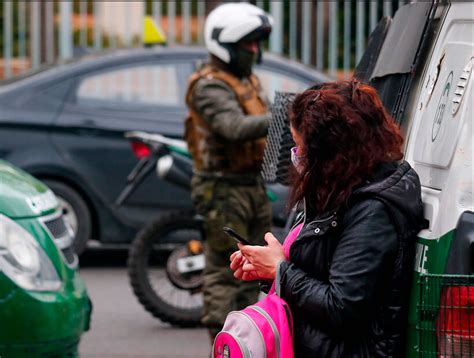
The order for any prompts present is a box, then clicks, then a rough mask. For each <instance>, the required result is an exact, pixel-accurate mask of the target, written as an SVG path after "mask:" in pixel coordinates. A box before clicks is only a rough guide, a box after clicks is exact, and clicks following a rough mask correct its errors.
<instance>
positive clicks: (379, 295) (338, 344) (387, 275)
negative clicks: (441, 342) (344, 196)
mask: <svg viewBox="0 0 474 358" xmlns="http://www.w3.org/2000/svg"><path fill="white" fill-rule="evenodd" d="M305 216H306V217H305V218H304V225H303V228H302V230H301V232H300V234H299V236H298V239H297V240H296V241H295V242H294V243H293V245H292V247H291V251H290V262H283V263H282V264H281V265H280V267H279V270H278V274H277V291H279V294H280V296H281V297H282V298H283V299H285V300H286V301H287V302H288V304H289V305H290V307H291V309H292V312H293V319H294V328H295V338H294V344H295V354H296V357H298V358H299V357H301V358H306V357H392V356H397V357H398V356H403V351H404V349H405V347H404V336H403V335H404V332H405V331H406V319H407V305H408V294H409V289H410V280H411V273H412V270H413V258H414V243H415V237H416V234H417V232H418V231H419V230H420V229H421V226H422V222H423V209H422V202H421V194H420V182H419V178H418V175H417V174H416V172H415V171H414V170H413V169H412V168H411V167H410V165H409V164H408V163H407V162H402V163H401V164H398V163H390V164H385V165H383V166H381V167H380V168H379V169H378V170H377V172H376V175H375V176H374V178H373V180H372V181H371V182H370V183H367V185H365V186H363V187H361V188H359V189H357V190H355V191H354V193H353V194H352V195H351V197H350V200H349V205H348V207H347V208H346V209H345V210H344V213H342V212H338V213H332V214H330V215H327V216H326V215H325V216H324V217H316V216H314V215H312V210H311V205H309V204H308V203H307V207H306V215H305ZM278 286H279V287H278Z"/></svg>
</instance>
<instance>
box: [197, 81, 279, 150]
mask: <svg viewBox="0 0 474 358" xmlns="http://www.w3.org/2000/svg"><path fill="white" fill-rule="evenodd" d="M191 102H192V106H193V108H194V110H195V111H196V112H197V113H198V114H199V115H201V117H202V118H203V119H204V120H205V121H206V122H207V123H208V124H209V125H210V126H211V129H212V131H213V132H214V133H217V134H218V135H220V136H221V137H223V138H225V139H227V140H229V141H244V140H252V139H257V138H261V137H264V136H265V135H266V134H267V130H268V124H269V121H270V113H269V112H267V113H265V114H263V115H258V116H250V115H245V113H244V112H243V111H242V108H241V106H240V104H239V102H238V101H237V98H236V95H235V93H234V91H232V89H231V88H230V87H229V86H227V85H226V84H225V83H224V82H222V81H219V80H216V79H206V78H203V79H200V80H199V81H198V82H197V83H196V85H195V87H194V89H193V94H192V100H191Z"/></svg>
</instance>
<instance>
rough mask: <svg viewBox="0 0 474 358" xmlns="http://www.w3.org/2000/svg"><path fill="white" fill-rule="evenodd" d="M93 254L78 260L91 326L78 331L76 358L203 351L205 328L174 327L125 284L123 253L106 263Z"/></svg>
mask: <svg viewBox="0 0 474 358" xmlns="http://www.w3.org/2000/svg"><path fill="white" fill-rule="evenodd" d="M107 260H109V261H110V259H105V264H104V260H103V259H102V258H101V257H99V256H96V257H95V258H94V259H93V260H92V261H91V260H88V262H86V264H85V265H84V264H82V263H81V266H82V268H81V270H80V275H81V276H82V278H83V279H84V280H85V281H86V284H87V288H88V290H89V295H90V297H91V299H92V301H93V305H94V310H93V313H92V322H91V330H90V331H89V332H87V333H85V334H84V335H83V338H82V341H81V344H80V347H79V351H80V356H81V358H125V357H132V358H150V357H160V358H178V357H183V358H185V357H190V358H191V357H192V358H200V357H203V358H205V357H208V354H209V351H210V345H209V339H208V337H207V333H206V331H205V330H204V329H202V328H201V329H176V328H172V327H171V326H169V325H167V324H164V323H162V322H161V321H159V320H157V319H155V318H153V317H152V316H151V315H150V314H148V313H147V312H146V311H145V310H144V309H143V308H142V306H140V304H139V303H138V301H137V300H136V298H135V296H133V293H132V290H131V288H130V287H129V284H128V277H127V274H126V269H125V267H124V263H123V261H124V260H123V259H122V258H118V259H117V258H115V259H114V260H115V261H110V262H109V263H107Z"/></svg>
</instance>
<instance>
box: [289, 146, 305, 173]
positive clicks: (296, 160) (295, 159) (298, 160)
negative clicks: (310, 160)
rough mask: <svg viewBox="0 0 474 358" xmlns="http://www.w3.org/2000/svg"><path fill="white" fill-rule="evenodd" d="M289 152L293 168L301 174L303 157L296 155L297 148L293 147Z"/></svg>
mask: <svg viewBox="0 0 474 358" xmlns="http://www.w3.org/2000/svg"><path fill="white" fill-rule="evenodd" d="M290 151H291V162H292V163H293V166H294V167H295V169H296V171H297V172H298V173H300V174H301V172H302V170H303V166H302V162H303V158H304V157H303V156H301V155H298V152H299V150H298V147H293V148H291V149H290Z"/></svg>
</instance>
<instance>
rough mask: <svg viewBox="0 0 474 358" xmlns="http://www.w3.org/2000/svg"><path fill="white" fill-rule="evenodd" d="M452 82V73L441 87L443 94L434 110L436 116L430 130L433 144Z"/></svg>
mask: <svg viewBox="0 0 474 358" xmlns="http://www.w3.org/2000/svg"><path fill="white" fill-rule="evenodd" d="M452 82H453V71H451V72H450V73H449V75H448V79H447V80H446V83H445V84H444V87H443V92H442V93H441V98H440V99H439V104H438V108H437V109H436V114H435V116H434V122H433V128H432V130H431V141H432V142H434V141H435V140H436V138H437V137H438V134H439V132H440V129H441V126H442V124H443V117H444V112H445V110H446V104H447V103H448V98H449V91H450V90H451V84H452Z"/></svg>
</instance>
